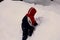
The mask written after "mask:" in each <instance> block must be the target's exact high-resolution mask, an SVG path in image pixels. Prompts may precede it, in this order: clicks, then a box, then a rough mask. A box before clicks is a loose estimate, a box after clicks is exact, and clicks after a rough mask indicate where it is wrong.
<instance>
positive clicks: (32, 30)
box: [28, 27, 35, 36]
mask: <svg viewBox="0 0 60 40" xmlns="http://www.w3.org/2000/svg"><path fill="white" fill-rule="evenodd" d="M34 30H35V29H34V27H31V28H30V29H29V31H28V32H29V33H28V34H29V36H32V34H33V32H34Z"/></svg>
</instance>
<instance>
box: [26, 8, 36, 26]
mask: <svg viewBox="0 0 60 40" xmlns="http://www.w3.org/2000/svg"><path fill="white" fill-rule="evenodd" d="M35 14H36V9H35V8H33V7H31V8H30V9H29V11H28V13H27V14H26V16H28V17H29V18H30V19H31V21H32V25H34V23H35V22H36V21H35V18H34V15H35Z"/></svg>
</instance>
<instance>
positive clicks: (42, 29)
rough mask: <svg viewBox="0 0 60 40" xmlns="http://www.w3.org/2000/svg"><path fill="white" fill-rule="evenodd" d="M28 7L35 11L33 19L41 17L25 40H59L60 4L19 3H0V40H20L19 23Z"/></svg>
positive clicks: (20, 30)
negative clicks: (31, 33)
mask: <svg viewBox="0 0 60 40" xmlns="http://www.w3.org/2000/svg"><path fill="white" fill-rule="evenodd" d="M30 7H34V8H36V10H37V13H36V16H35V18H38V17H41V23H40V25H38V26H37V27H36V30H35V31H34V34H33V35H32V37H29V38H28V39H27V40H60V4H57V3H54V2H52V3H51V4H50V5H49V6H43V5H38V4H37V5H34V4H29V3H25V2H20V1H9V2H8V1H3V2H1V3H0V40H21V39H22V29H21V21H22V18H23V16H24V15H25V14H26V13H27V12H28V10H29V8H30Z"/></svg>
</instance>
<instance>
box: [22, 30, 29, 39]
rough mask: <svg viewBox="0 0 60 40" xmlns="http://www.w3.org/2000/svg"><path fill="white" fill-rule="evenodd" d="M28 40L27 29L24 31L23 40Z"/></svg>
mask: <svg viewBox="0 0 60 40" xmlns="http://www.w3.org/2000/svg"><path fill="white" fill-rule="evenodd" d="M27 38H28V30H27V29H23V37H22V40H27Z"/></svg>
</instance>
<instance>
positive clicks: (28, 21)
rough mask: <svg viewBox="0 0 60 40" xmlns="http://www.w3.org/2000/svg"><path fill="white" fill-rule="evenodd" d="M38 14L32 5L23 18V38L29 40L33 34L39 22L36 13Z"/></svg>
mask: <svg viewBox="0 0 60 40" xmlns="http://www.w3.org/2000/svg"><path fill="white" fill-rule="evenodd" d="M35 14H36V9H35V8H33V7H31V8H30V9H29V11H28V13H27V14H26V15H25V16H24V17H23V19H22V31H23V37H22V40H27V38H28V36H32V34H33V31H34V29H35V26H37V22H36V21H35V18H34V15H35Z"/></svg>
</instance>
